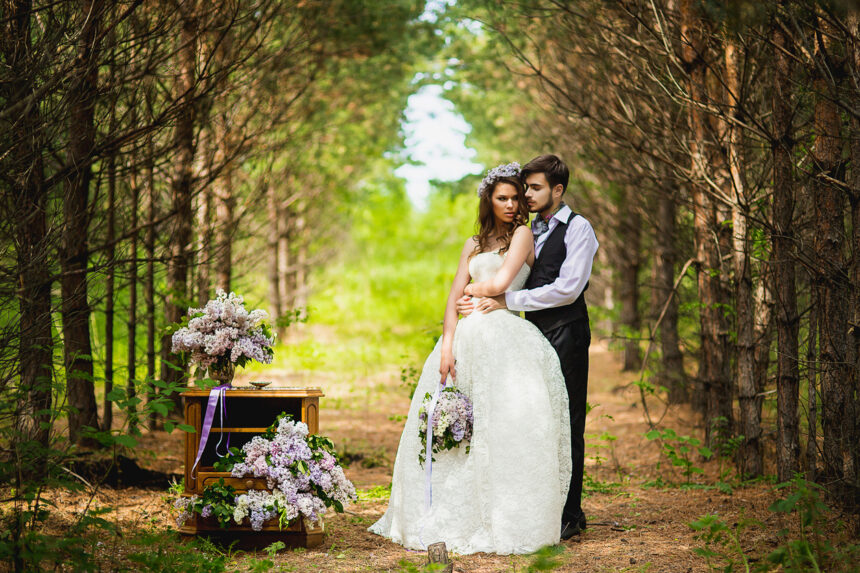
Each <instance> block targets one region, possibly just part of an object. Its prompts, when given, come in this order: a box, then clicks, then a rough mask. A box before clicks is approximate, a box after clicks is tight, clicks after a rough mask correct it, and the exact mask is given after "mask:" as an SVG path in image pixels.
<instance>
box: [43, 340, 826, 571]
mask: <svg viewBox="0 0 860 573" xmlns="http://www.w3.org/2000/svg"><path fill="white" fill-rule="evenodd" d="M620 370H621V369H620V362H619V358H618V355H617V353H615V352H613V351H610V350H608V349H607V347H606V345H605V344H600V343H597V344H594V345H593V346H592V352H591V369H590V379H589V395H588V400H589V403H590V404H592V406H593V407H594V408H593V410H592V411H591V412H590V414H589V417H588V424H587V428H586V434H587V435H586V444H587V450H588V451H587V454H586V456H587V457H586V466H587V467H586V472H587V475H588V478H589V480H588V483H587V484H586V489H587V497H586V498H585V499H584V502H583V506H584V509H585V512H586V515H587V517H588V529H587V530H586V531H585V532H584V533H583V534H582V535H580V536H577V537H574V538H573V539H571V540H569V541H565V542H563V543H562V544H561V545H560V546H559V547H557V548H556V549H555V551H554V552H553V553H555V555H554V556H553V557H551V559H552V560H554V561H555V563H556V564H557V566H558V567H557V569H556V570H558V571H575V572H579V571H583V572H585V571H587V572H592V571H593V572H603V571H650V572H657V571H659V572H663V571H665V572H697V571H707V570H708V565H707V563H706V561H705V560H704V558H702V557H700V556H699V555H696V554H695V553H694V552H693V549H694V548H696V547H703V544H702V543H701V542H700V541H699V540H697V539H696V538H695V537H694V535H695V532H694V531H693V530H692V529H691V528H690V526H689V525H688V524H689V523H690V522H692V521H694V520H696V519H697V518H699V517H701V516H703V515H706V514H710V513H716V514H718V515H719V516H720V517H721V518H722V519H723V520H725V521H726V523H728V524H729V526H732V525H733V524H736V523H738V520H740V519H742V518H755V519H758V520H760V521H761V524H762V525H761V526H753V527H750V528H749V529H747V530H745V531H744V532H743V534H742V535H741V536H740V545H741V547H742V548H743V550H744V552H745V553H746V554H747V555H750V556H753V559H760V558H761V557H762V556H763V555H767V554H768V553H770V551H772V550H773V549H774V548H775V547H776V546H777V545H778V544H779V543H780V542H781V538H780V536H779V533H778V532H779V530H781V529H783V528H788V529H793V528H795V527H796V524H795V523H794V522H795V521H797V520H796V519H793V520H792V519H791V518H789V517H788V516H786V515H785V514H777V513H773V512H771V511H769V509H768V508H769V506H770V505H771V504H772V503H773V502H774V501H775V500H776V499H778V498H779V492H775V491H774V489H773V484H772V483H764V482H759V483H756V484H744V485H742V486H741V485H739V484H734V487H732V488H730V489H728V488H727V489H726V491H720V490H718V489H716V488H715V487H713V485H708V484H715V483H716V482H717V481H720V474H721V473H723V478H724V480H723V481H729V482H730V481H731V478H730V477H727V474H726V473H725V472H727V471H728V470H727V463H726V462H724V463H722V464H721V463H720V462H718V461H712V462H707V463H705V462H703V461H700V460H698V459H696V458H693V459H692V461H693V463H694V465H696V466H699V467H701V468H702V469H703V470H704V473H703V474H701V475H698V476H696V478H695V480H694V483H695V484H698V486H697V487H692V488H691V487H679V486H678V485H666V483H672V484H681V483H684V482H685V481H687V480H686V478H685V477H684V476H683V475H681V473H680V471H679V470H678V469H677V468H673V467H672V466H671V464H670V463H669V462H668V460H667V458H666V457H665V456H664V455H663V454H661V451H660V447H659V445H658V443H657V442H656V441H652V440H649V439H647V438H646V437H645V434H646V432H647V431H648V430H649V426H648V424H647V422H646V420H645V417H644V415H643V409H642V403H641V401H640V396H639V390H638V387H636V386H635V385H632V384H631V383H632V382H634V381H635V380H636V378H637V375H636V374H635V373H634V374H627V373H621V372H620ZM258 377H259V376H258ZM265 379H274V380H275V381H276V384H279V385H283V386H294V385H296V383H297V382H298V383H301V382H302V381H300V380H297V379H296V378H295V377H294V376H288V375H286V373H283V372H273V371H267V372H266V374H265ZM242 382H243V380H242V379H241V378H240V379H238V380H237V385H241V384H242ZM305 382H311V381H309V380H307V381H305ZM307 385H313V386H320V387H322V388H323V390H324V392H325V394H326V396H325V397H324V398H322V399H321V404H320V406H321V407H320V410H321V412H320V431H321V433H323V434H325V435H328V436H329V437H331V438H332V439H333V440H334V441H335V444H336V445H337V448H338V450H339V452H340V453H341V454H342V456H343V457H344V458H345V459H346V460H348V461H350V462H351V463H350V465H349V467H348V469H347V472H346V473H347V476H348V477H349V478H350V479H351V480H352V481H353V482H354V483H355V486H356V488H357V489H358V490H359V492H360V500H359V501H358V502H357V503H355V504H353V505H351V506H349V507H348V508H347V510H348V513H345V514H330V515H328V516H327V517H326V523H325V529H326V537H325V542H324V543H323V544H322V545H321V546H319V547H315V548H312V549H306V550H305V549H299V550H285V551H282V552H280V553H278V554H277V555H275V556H274V557H272V558H271V561H273V564H274V566H273V567H272V569H271V570H273V571H279V570H280V571H333V572H341V571H344V572H345V571H410V570H416V569H415V567H414V566H418V567H420V565H421V564H422V563H424V562H425V561H426V557H425V555H424V554H423V553H421V552H415V551H409V550H406V549H404V548H403V547H401V546H399V545H396V544H394V543H392V542H390V541H388V540H386V539H383V538H381V537H378V536H376V535H373V534H371V533H369V532H368V531H367V528H368V526H370V525H371V524H372V523H373V522H374V521H376V520H377V519H378V518H379V517H380V516H381V515H382V514H383V512H384V510H385V507H386V504H387V489H386V488H387V487H388V486H389V484H390V480H391V471H392V465H393V462H394V456H395V453H396V450H397V444H398V442H399V439H400V434H401V431H402V427H403V421H402V415H403V414H404V413H405V412H407V410H408V407H409V399H408V390H407V389H406V388H405V386H404V385H403V382H402V381H401V378H400V373H396V372H391V373H386V374H384V375H379V376H375V377H370V378H365V379H359V380H357V381H354V382H344V381H343V380H342V379H341V380H339V379H336V378H335V377H334V376H332V377H330V378H328V379H327V377H326V376H325V375H319V374H317V375H315V377H314V379H313V380H312V383H308V384H307ZM649 407H650V411H651V416H653V417H655V419H656V418H660V416H661V415H662V414H664V411H665V407H664V406H663V405H662V404H660V403H659V402H657V401H654V402H649ZM660 426H661V427H662V428H672V429H674V430H675V431H676V432H677V433H678V434H679V435H682V436H684V435H690V436H695V435H700V431H699V430H697V429H696V428H695V418H694V416H692V415H691V414H690V412H689V410H688V409H686V408H672V409H669V410H668V411H665V415H663V416H662V420H661V421H660ZM182 440H183V438H182V433H181V432H178V431H176V432H173V433H172V434H166V433H163V432H154V433H150V434H147V435H145V436H144V442H143V444H142V447H141V448H140V449H139V450H138V451H139V452H143V453H141V454H139V455H138V461H139V462H140V463H141V465H142V466H145V467H147V468H150V469H154V470H160V471H164V472H168V473H176V474H181V473H182V471H183V467H182V463H183V457H182V456H183V445H182V444H183V441H182ZM658 465H659V467H658ZM728 469H729V470H730V469H731V468H730V467H729V468H728ZM660 480H662V481H660ZM655 481H657V482H658V483H659V484H660V487H656V486H655V485H653V482H655ZM514 494H515V493H514ZM53 501H54V502H57V503H58V505H59V507H62V508H65V511H68V512H69V514H70V515H71V512H72V511H74V510H75V509H80V508H82V507H83V505H84V504H86V503H88V502H90V500H89V498H88V497H86V496H83V495H80V494H69V493H62V494H57V497H56V498H55V499H53ZM91 503H92V505H91V507H99V506H110V507H112V508H114V512H113V513H111V514H107V515H105V516H103V517H104V518H105V519H109V520H112V521H114V522H115V523H116V524H117V526H118V527H119V529H120V530H121V531H133V530H140V529H147V528H148V529H149V530H162V531H163V530H165V529H168V528H172V527H174V523H173V516H172V515H171V514H170V513H169V512H168V510H167V508H168V503H167V501H166V496H165V492H159V491H152V490H143V489H121V490H113V489H102V490H100V491H99V492H98V494H97V496H96V498H95V499H94V500H92V502H91ZM834 531H835V530H834ZM105 549H110V548H109V547H107V546H106V547H105ZM116 550H117V551H120V552H121V551H122V548H121V547H120V548H119V549H116ZM261 557H265V554H263V553H261V552H259V553H257V554H256V555H254V554H253V553H250V554H249V553H242V552H235V553H230V554H229V560H228V561H229V563H230V564H231V565H230V568H232V569H233V570H236V571H246V570H251V569H252V566H253V565H255V564H258V563H259V560H260V558H261ZM452 558H453V562H454V571H461V572H497V571H526V570H532V569H529V567H530V566H536V560H537V557H536V556H499V555H488V554H476V555H463V556H461V555H453V556H452Z"/></svg>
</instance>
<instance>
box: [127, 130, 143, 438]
mask: <svg viewBox="0 0 860 573" xmlns="http://www.w3.org/2000/svg"><path fill="white" fill-rule="evenodd" d="M132 117H133V119H132V125H134V124H135V123H136V122H135V119H134V118H135V117H136V116H135V114H134V113H132ZM131 163H132V166H131V170H130V173H129V177H128V179H129V190H130V191H131V204H130V213H129V216H130V221H129V224H130V225H131V228H132V229H137V226H138V220H139V217H138V211H137V210H138V207H137V206H138V203H139V202H140V188H139V187H138V185H139V183H140V182H139V181H138V176H137V164H136V160H135V159H132V161H131ZM137 235H138V233H137V231H136V230H135V231H134V232H133V233H132V234H131V237H130V239H129V241H130V242H129V249H128V250H129V263H128V322H127V323H126V330H127V332H128V355H127V358H128V359H127V364H128V381H127V383H126V384H127V385H126V395H127V396H128V398H129V399H131V398H134V397H135V396H136V395H137V387H136V382H135V380H136V379H137V274H138V268H137V242H138V236H137ZM128 416H129V429H131V430H134V429H135V428H136V427H137V406H135V405H134V404H130V405H129V407H128Z"/></svg>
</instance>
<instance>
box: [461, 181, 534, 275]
mask: <svg viewBox="0 0 860 573" xmlns="http://www.w3.org/2000/svg"><path fill="white" fill-rule="evenodd" d="M502 183H507V184H509V185H513V186H514V188H515V189H516V190H517V212H516V214H515V215H514V220H513V221H511V222H510V223H502V228H503V229H504V234H503V235H502V237H501V239H502V246H501V248H499V254H502V253H504V252H505V251H507V250H508V248H510V246H511V239H512V238H513V237H514V231H515V230H516V229H517V227H519V226H520V225H526V224H528V220H529V208H528V205H527V204H526V190H525V187H523V182H522V181H521V180H520V178H519V177H499V178H498V179H496V180H495V181H494V182H493V185H492V187H490V188H489V189H488V190H487V191H486V192H484V193H481V202H480V203H479V205H478V220H477V222H476V224H475V227H476V228H477V231H478V232H477V234H475V235H474V236H473V237H472V238H473V239H475V242H476V243H477V244H476V245H475V250H474V251H472V254H471V255H469V258H470V259H471V258H472V257H474V256H475V255H477V254H478V253H484V252H487V250H489V248H490V237H491V236H492V234H493V232H494V231H495V230H496V216H495V215H494V214H493V193H495V191H496V187H498V186H499V185H501V184H502Z"/></svg>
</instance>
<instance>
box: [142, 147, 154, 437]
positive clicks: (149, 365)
mask: <svg viewBox="0 0 860 573" xmlns="http://www.w3.org/2000/svg"><path fill="white" fill-rule="evenodd" d="M144 165H145V167H144V172H145V179H146V234H145V236H144V251H145V252H146V274H145V275H144V280H143V302H144V305H145V306H146V388H145V391H146V401H147V402H150V401H151V400H152V399H153V397H154V395H155V386H153V384H152V382H153V380H155V354H156V353H155V214H156V201H157V191H156V189H155V147H154V145H153V140H152V137H147V142H146V161H145V163H144ZM147 417H148V420H147V426H148V427H149V429H151V430H154V429H155V428H156V426H157V422H156V418H155V413H154V412H153V411H152V410H150V411H149V414H148V416H147Z"/></svg>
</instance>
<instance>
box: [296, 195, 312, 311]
mask: <svg viewBox="0 0 860 573" xmlns="http://www.w3.org/2000/svg"><path fill="white" fill-rule="evenodd" d="M306 217H307V201H306V200H302V201H300V202H299V208H298V215H297V216H296V229H295V231H296V235H295V236H296V243H297V249H296V274H295V287H294V289H295V294H294V295H293V296H294V300H295V305H296V307H297V308H300V309H303V310H302V313H303V314H304V313H305V312H306V309H307V306H308V299H307V296H308V291H307V272H308V243H309V238H310V237H308V232H307V226H306Z"/></svg>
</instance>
